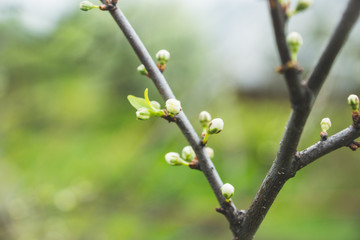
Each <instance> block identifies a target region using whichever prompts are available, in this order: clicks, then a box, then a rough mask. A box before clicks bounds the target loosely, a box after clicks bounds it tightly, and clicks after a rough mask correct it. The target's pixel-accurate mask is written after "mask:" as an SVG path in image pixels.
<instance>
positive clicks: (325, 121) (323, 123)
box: [320, 118, 331, 132]
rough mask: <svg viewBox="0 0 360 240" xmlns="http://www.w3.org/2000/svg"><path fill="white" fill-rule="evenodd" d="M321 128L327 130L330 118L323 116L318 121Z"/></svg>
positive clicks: (329, 125)
mask: <svg viewBox="0 0 360 240" xmlns="http://www.w3.org/2000/svg"><path fill="white" fill-rule="evenodd" d="M320 126H321V130H323V131H325V132H326V131H327V130H329V128H330V127H331V121H330V118H323V120H321V122H320Z"/></svg>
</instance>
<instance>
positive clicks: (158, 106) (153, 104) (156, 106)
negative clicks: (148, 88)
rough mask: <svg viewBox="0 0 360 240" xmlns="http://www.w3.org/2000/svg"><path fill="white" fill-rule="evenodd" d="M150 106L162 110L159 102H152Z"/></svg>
mask: <svg viewBox="0 0 360 240" xmlns="http://www.w3.org/2000/svg"><path fill="white" fill-rule="evenodd" d="M150 104H151V106H153V107H154V108H155V109H160V108H161V105H160V103H159V102H157V101H151V102H150Z"/></svg>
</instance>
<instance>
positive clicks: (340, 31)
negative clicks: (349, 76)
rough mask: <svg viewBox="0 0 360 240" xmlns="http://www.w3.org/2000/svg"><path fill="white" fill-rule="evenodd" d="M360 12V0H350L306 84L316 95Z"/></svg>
mask: <svg viewBox="0 0 360 240" xmlns="http://www.w3.org/2000/svg"><path fill="white" fill-rule="evenodd" d="M359 13H360V1H359V0H350V1H349V4H348V5H347V8H346V10H345V12H344V14H343V16H342V18H341V20H340V22H339V23H338V25H337V27H336V29H335V31H334V32H333V34H332V36H331V38H330V40H329V42H328V44H327V46H326V48H325V50H324V52H323V54H322V55H321V57H320V60H319V62H318V63H317V65H316V66H315V68H314V70H313V72H312V73H311V74H310V77H309V79H308V80H307V83H306V84H307V86H308V87H309V89H310V90H311V91H312V92H313V95H315V96H316V95H317V94H318V93H319V91H320V88H321V86H322V85H323V83H324V82H325V79H326V76H327V75H328V74H329V72H330V69H331V67H332V64H333V63H334V60H335V58H336V56H337V55H338V54H339V52H340V50H341V48H342V46H343V45H344V43H345V42H346V39H347V37H348V36H349V33H350V31H351V29H352V27H353V26H354V24H355V23H356V20H357V19H358V18H359Z"/></svg>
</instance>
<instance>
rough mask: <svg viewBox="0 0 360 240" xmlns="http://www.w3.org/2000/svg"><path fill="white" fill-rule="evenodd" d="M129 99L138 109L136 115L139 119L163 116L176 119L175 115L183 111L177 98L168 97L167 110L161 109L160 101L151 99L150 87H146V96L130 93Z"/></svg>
mask: <svg viewBox="0 0 360 240" xmlns="http://www.w3.org/2000/svg"><path fill="white" fill-rule="evenodd" d="M128 100H129V102H130V104H131V105H132V106H133V107H134V108H135V109H136V117H137V119H139V120H147V119H149V118H150V117H163V118H165V119H168V120H169V121H170V120H173V121H175V120H174V115H176V114H178V113H179V112H180V111H181V103H180V101H178V100H176V99H168V100H167V101H166V110H165V109H161V105H160V103H158V102H157V101H150V99H149V94H148V89H145V92H144V98H139V97H135V96H133V95H129V96H128Z"/></svg>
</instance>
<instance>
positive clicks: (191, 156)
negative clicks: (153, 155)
mask: <svg viewBox="0 0 360 240" xmlns="http://www.w3.org/2000/svg"><path fill="white" fill-rule="evenodd" d="M181 157H182V158H181ZM181 157H180V154H179V153H177V152H169V153H167V154H166V155H165V160H166V162H167V163H168V164H169V165H171V166H180V165H185V166H189V165H190V163H191V162H193V161H197V160H196V155H195V152H194V150H193V148H192V147H191V146H185V147H184V148H183V150H182V151H181Z"/></svg>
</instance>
